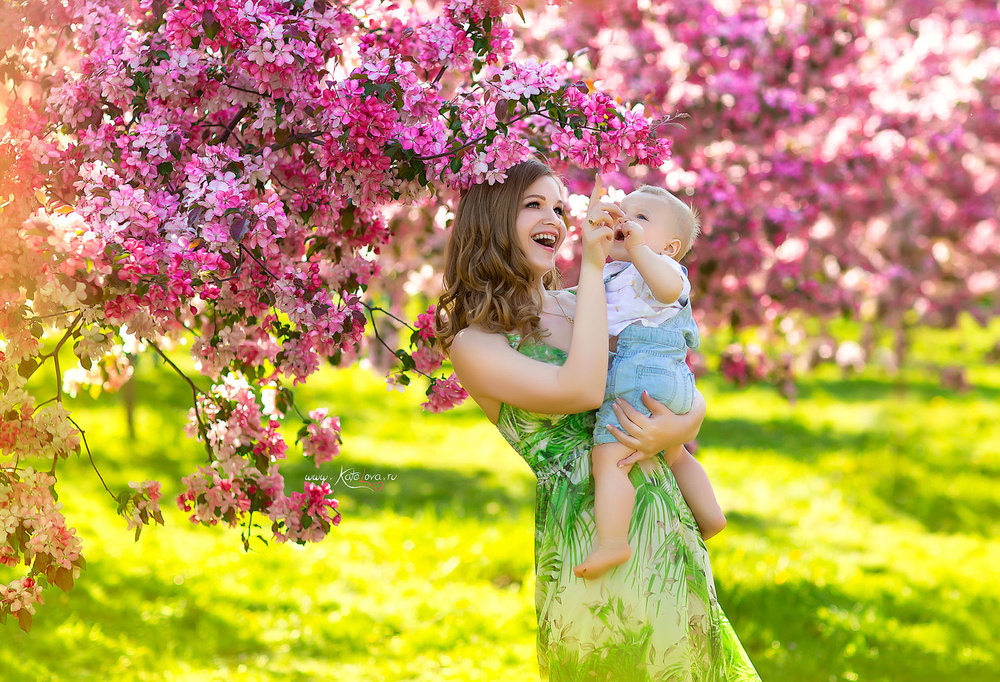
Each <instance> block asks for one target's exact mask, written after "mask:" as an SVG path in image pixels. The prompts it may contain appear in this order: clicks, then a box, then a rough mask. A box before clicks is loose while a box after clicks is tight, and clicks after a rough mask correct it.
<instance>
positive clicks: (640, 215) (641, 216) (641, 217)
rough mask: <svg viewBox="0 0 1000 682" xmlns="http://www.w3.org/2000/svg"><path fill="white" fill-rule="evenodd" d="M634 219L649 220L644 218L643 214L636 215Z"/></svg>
mask: <svg viewBox="0 0 1000 682" xmlns="http://www.w3.org/2000/svg"><path fill="white" fill-rule="evenodd" d="M636 218H638V219H639V220H649V218H647V217H646V214H645V213H640V214H638V215H637V216H636Z"/></svg>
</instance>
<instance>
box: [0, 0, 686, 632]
mask: <svg viewBox="0 0 1000 682" xmlns="http://www.w3.org/2000/svg"><path fill="white" fill-rule="evenodd" d="M508 10H512V7H511V5H510V3H507V2H502V1H500V0H491V1H487V2H473V1H472V0H449V1H448V2H442V3H415V4H413V5H406V6H400V5H396V4H388V3H381V2H374V1H369V0H360V1H355V2H351V1H347V2H340V3H333V2H326V1H325V0H290V1H289V0H282V1H278V0H249V1H248V2H245V3H231V2H227V1H225V0H195V1H189V0H185V1H177V2H167V1H164V0H141V1H138V2H126V1H117V2H116V1H112V0H63V1H62V2H60V1H58V0H32V1H31V2H26V1H24V0H17V1H15V2H5V3H3V4H0V47H2V48H4V49H0V79H2V82H3V84H4V88H5V89H4V93H5V95H4V99H3V101H2V106H3V110H2V112H0V113H2V115H3V116H4V117H5V118H6V123H5V125H4V128H3V131H2V134H0V135H2V136H0V183H2V191H3V197H2V198H0V205H2V207H0V383H2V389H3V394H2V397H0V466H2V469H0V562H2V563H3V564H5V565H6V566H8V567H11V568H14V569H17V567H18V566H23V569H22V570H20V571H16V570H15V573H17V577H16V579H14V580H13V581H11V582H10V583H9V584H7V585H4V586H0V615H2V616H3V617H6V615H11V614H13V615H16V616H17V618H18V619H19V622H20V625H21V627H22V628H24V629H27V628H29V627H30V625H31V616H32V614H33V613H34V612H35V604H37V603H42V599H43V588H44V587H45V586H47V585H53V584H54V585H56V586H58V587H60V588H62V589H64V590H68V589H70V588H71V587H72V584H73V580H74V579H75V578H77V577H78V575H79V573H80V569H81V568H82V567H83V566H84V563H83V558H82V556H81V543H80V540H79V538H78V537H77V535H76V533H75V532H74V530H73V529H72V528H69V527H67V522H66V520H65V518H64V517H63V515H62V514H61V512H60V506H59V504H58V503H56V502H55V486H56V480H57V477H58V464H59V461H60V460H61V459H63V458H66V457H69V456H70V455H73V454H74V453H77V454H81V455H82V456H88V457H90V458H91V460H93V457H92V455H91V451H90V445H89V444H88V443H87V441H86V435H85V425H79V424H77V423H76V421H74V419H73V417H72V416H71V415H70V414H69V413H68V412H67V410H66V408H65V406H64V400H63V399H64V395H65V394H67V393H69V392H73V391H76V390H77V389H79V388H80V387H83V386H90V387H99V388H102V389H105V390H115V389H117V388H118V387H119V386H120V385H121V384H122V383H123V382H124V381H127V380H128V378H129V376H130V375H131V372H132V360H133V358H135V357H136V355H138V354H140V353H155V354H157V355H158V356H159V357H160V358H161V359H162V360H163V361H164V362H165V363H166V364H167V365H169V366H170V367H171V368H172V369H173V370H175V371H176V372H177V381H180V382H184V383H185V384H186V386H187V387H189V388H190V391H191V398H192V407H191V410H190V415H189V425H188V428H187V431H188V433H189V434H190V435H191V436H192V437H194V438H196V439H198V440H199V441H200V442H202V443H203V444H204V447H205V452H206V458H205V463H204V465H203V466H201V467H199V468H198V469H197V470H196V471H194V472H192V473H191V474H190V475H189V476H186V477H184V479H183V484H184V489H183V492H182V493H181V495H180V496H179V498H178V499H177V504H178V505H179V506H180V507H181V508H182V509H184V510H185V511H186V512H188V513H189V514H190V519H191V521H193V522H195V523H201V524H206V525H215V524H218V523H226V524H228V525H229V526H240V527H241V528H242V539H243V544H244V546H245V547H248V546H249V543H250V540H251V538H252V537H260V538H261V539H263V537H262V536H260V535H255V532H256V531H255V530H254V529H255V528H259V527H260V525H259V523H255V520H256V521H258V522H259V521H261V520H264V519H266V523H267V524H269V528H270V535H271V536H273V538H274V539H276V540H277V541H279V542H286V541H292V542H297V543H306V542H314V541H318V540H321V539H322V538H323V537H325V536H326V534H327V533H329V532H330V530H331V527H332V526H335V525H337V524H338V523H339V522H340V518H341V517H340V513H339V511H338V509H337V507H338V504H337V501H336V500H335V499H333V497H332V491H331V489H330V487H329V485H328V484H323V485H320V486H317V485H314V484H312V483H310V482H306V483H305V486H304V490H303V491H301V492H291V493H287V492H286V490H285V482H284V479H283V476H282V473H281V472H282V469H281V467H282V463H283V462H284V461H286V456H287V455H288V444H287V443H286V442H285V441H284V439H283V438H282V436H281V434H280V432H279V430H278V428H279V426H280V425H281V424H282V422H283V420H284V419H285V418H286V415H290V414H292V415H296V416H297V418H298V419H299V420H301V423H302V427H301V429H300V430H299V431H298V438H297V443H298V444H300V445H301V449H302V452H303V453H304V455H305V456H307V457H309V458H310V459H312V460H314V461H315V463H316V465H317V466H319V465H321V464H322V463H324V462H328V461H330V460H331V458H333V457H334V456H336V455H337V453H338V451H339V448H340V444H341V439H340V424H339V420H338V419H337V418H336V417H335V416H332V415H331V414H330V413H329V412H328V410H327V409H326V408H316V409H312V410H307V411H306V413H305V414H303V413H302V412H301V411H300V410H299V408H298V407H297V406H296V403H295V399H294V393H293V391H292V388H293V387H294V386H295V385H296V384H298V383H300V382H303V381H305V380H306V379H307V378H308V377H309V376H310V375H311V374H312V373H314V372H315V371H316V370H317V369H318V368H319V367H320V365H321V364H322V363H325V362H328V363H331V364H334V365H341V364H344V363H350V362H353V361H354V360H355V359H356V358H357V357H358V354H359V352H361V351H362V344H363V343H366V340H365V338H364V332H365V329H366V327H367V326H368V324H369V323H370V324H371V325H372V326H373V327H374V328H375V330H377V329H378V327H377V323H376V317H380V318H382V321H383V322H385V321H386V319H387V318H386V317H385V316H386V315H391V314H392V313H391V312H388V311H384V310H382V309H381V308H380V307H379V306H377V305H375V304H374V303H373V302H372V301H373V299H372V298H371V297H370V296H369V295H368V293H366V291H367V289H368V287H369V285H370V283H372V281H373V279H377V278H378V277H379V275H380V268H381V259H380V253H381V252H382V251H383V250H384V249H386V248H387V246H389V245H390V239H391V237H392V229H391V223H390V212H389V210H388V209H390V208H392V207H395V206H400V205H407V206H411V207H414V206H421V205H428V204H429V203H431V202H432V201H434V200H436V199H437V198H438V197H444V198H446V199H448V200H450V199H451V198H453V197H454V194H455V192H456V191H458V190H461V189H462V188H466V187H469V186H471V185H472V184H473V183H477V182H489V183H495V182H498V181H502V180H503V179H504V176H505V171H506V170H507V169H508V168H509V167H510V166H511V165H513V164H515V163H517V162H519V161H521V160H523V159H525V158H527V157H529V156H531V155H533V154H535V153H538V152H540V151H541V152H545V153H546V154H548V155H549V156H550V157H551V158H552V159H554V160H555V161H556V162H561V163H563V164H574V165H576V166H578V167H581V168H593V167H601V168H602V169H604V170H614V169H616V168H618V167H619V166H620V165H621V164H623V163H627V162H632V161H635V162H638V163H642V164H647V165H649V166H653V167H656V166H659V165H660V164H661V163H663V162H664V161H665V160H666V159H667V158H668V157H669V144H668V142H667V141H666V140H665V139H663V138H661V137H659V136H658V134H657V129H658V127H659V126H660V125H661V124H662V123H663V122H664V121H663V120H662V119H660V120H651V119H649V118H647V117H646V116H644V115H642V114H640V113H638V112H637V111H634V110H632V109H631V108H628V107H625V106H623V105H621V104H619V102H618V101H617V100H616V99H615V98H613V97H612V96H610V95H608V94H606V93H604V92H601V91H599V90H594V89H593V88H592V87H590V86H588V85H587V84H586V83H585V82H583V74H582V73H581V72H579V70H578V69H577V68H576V67H574V66H573V65H572V64H567V63H544V62H542V63H540V62H538V61H534V60H531V61H522V60H520V59H516V58H512V55H514V54H515V43H514V38H513V31H512V29H511V28H510V27H509V26H508V24H507V23H505V21H504V19H503V17H504V15H505V14H507V12H508ZM511 16H513V15H511ZM8 45H12V46H13V47H12V49H6V46H8ZM4 53H5V54H4ZM431 319H432V315H431V314H430V313H425V314H424V315H421V316H420V317H419V318H418V320H417V321H416V323H415V325H414V326H411V327H410V330H411V332H410V338H409V344H408V346H407V347H405V348H403V349H399V350H395V349H393V351H394V353H395V355H396V357H397V358H398V366H397V368H396V371H395V372H394V373H393V378H392V381H393V382H395V383H397V384H402V385H405V384H407V383H409V381H410V377H411V375H413V374H422V375H425V376H427V377H429V379H430V382H429V383H430V387H429V389H428V398H427V402H426V403H425V405H424V407H425V408H426V409H428V410H431V411H441V410H445V409H448V408H449V407H451V406H452V405H454V404H455V403H456V402H458V401H460V400H461V399H463V398H464V396H465V394H464V392H463V391H462V390H461V388H460V387H459V386H458V385H457V382H456V380H455V379H454V377H444V376H442V375H441V374H440V367H441V363H442V360H443V358H442V357H441V356H440V354H439V353H438V351H437V350H435V348H434V346H433V334H432V333H431V331H430V330H431V327H430V326H429V325H430V320H431ZM393 324H396V323H395V322H393ZM185 338H186V339H189V340H190V341H192V343H191V355H192V357H193V359H194V361H195V367H196V368H197V370H198V372H199V373H200V376H196V377H191V376H187V375H186V374H184V373H183V372H182V371H181V370H180V368H179V367H178V366H177V364H176V363H175V362H174V361H173V359H172V358H171V354H172V352H173V351H174V350H175V349H177V348H178V347H179V345H180V344H179V342H180V341H181V340H182V339H185ZM404 345H405V344H404ZM70 346H72V351H73V354H74V355H75V356H76V362H75V364H74V365H73V366H65V356H64V355H60V350H62V349H63V348H64V347H66V348H69V347H70ZM61 363H62V364H61ZM42 368H46V372H51V374H54V376H55V384H54V385H44V382H42V381H41V379H40V377H41V376H43V374H45V373H39V370H40V369H42ZM46 375H47V374H46ZM33 379H34V380H33ZM81 427H83V428H81ZM95 465H96V463H95ZM108 492H109V493H110V494H111V495H112V496H113V497H114V498H115V500H116V502H117V504H118V508H119V512H120V513H122V514H123V515H124V516H125V517H126V519H127V521H128V525H129V527H130V528H135V530H136V538H137V539H138V537H139V533H140V531H141V529H142V527H143V525H145V524H149V523H151V522H152V521H156V522H162V520H161V516H160V511H159V503H160V501H161V492H160V487H159V485H158V484H157V483H155V482H152V481H145V482H141V483H140V482H136V483H133V484H131V486H130V488H129V489H128V490H126V491H122V492H115V491H111V490H109V491H108Z"/></svg>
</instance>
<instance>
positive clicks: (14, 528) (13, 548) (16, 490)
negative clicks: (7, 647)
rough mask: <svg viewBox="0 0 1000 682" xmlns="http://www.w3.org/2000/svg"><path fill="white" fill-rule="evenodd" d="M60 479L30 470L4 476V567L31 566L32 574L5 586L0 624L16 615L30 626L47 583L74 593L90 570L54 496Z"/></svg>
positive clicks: (0, 481)
mask: <svg viewBox="0 0 1000 682" xmlns="http://www.w3.org/2000/svg"><path fill="white" fill-rule="evenodd" d="M55 482H56V481H55V478H54V477H53V476H50V475H48V474H46V473H44V472H38V471H35V470H34V469H33V468H31V467H27V468H25V469H23V470H21V471H20V472H18V471H0V564H3V565H5V566H8V567H11V568H14V567H16V566H17V565H18V564H19V563H23V564H24V565H25V566H30V569H29V571H28V573H27V575H25V576H23V577H21V578H18V579H15V580H13V581H11V582H10V583H8V584H6V585H2V584H0V621H4V620H6V618H7V616H8V615H15V616H16V617H17V618H18V622H19V624H20V625H21V627H22V628H23V629H25V630H27V629H28V628H29V627H30V626H31V617H32V615H33V614H34V613H35V604H36V603H38V604H42V603H44V602H43V600H42V589H43V586H44V583H48V584H50V585H56V586H57V587H59V588H60V589H62V590H64V591H67V592H68V591H69V590H70V589H71V588H72V586H73V581H74V580H75V579H76V578H77V577H79V575H80V570H81V569H82V568H83V567H84V566H85V562H84V560H83V557H82V556H80V549H81V543H80V539H79V538H78V537H77V535H76V531H75V529H73V528H67V527H66V519H65V518H64V517H63V515H62V512H61V511H60V509H61V508H62V505H61V504H59V503H57V502H56V501H55V499H54V498H53V496H52V486H53V485H54V484H55Z"/></svg>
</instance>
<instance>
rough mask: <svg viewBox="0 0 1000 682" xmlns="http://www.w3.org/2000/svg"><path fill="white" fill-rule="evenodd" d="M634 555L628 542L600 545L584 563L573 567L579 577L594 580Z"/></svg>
mask: <svg viewBox="0 0 1000 682" xmlns="http://www.w3.org/2000/svg"><path fill="white" fill-rule="evenodd" d="M631 556H632V548H631V547H629V545H628V543H627V542H625V543H618V544H613V545H598V546H597V548H596V549H594V551H593V552H591V553H590V556H588V557H587V558H586V559H584V560H583V563H582V564H580V565H579V566H576V567H574V568H573V573H574V574H576V577H577V578H586V579H587V580H594V579H596V578H600V577H601V576H602V575H604V574H605V573H607V572H608V571H610V570H611V569H612V568H614V567H615V566H619V565H621V564H624V563H625V562H626V561H628V560H629V557H631Z"/></svg>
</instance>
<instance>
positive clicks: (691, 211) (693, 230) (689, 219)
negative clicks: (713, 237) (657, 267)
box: [636, 185, 701, 259]
mask: <svg viewBox="0 0 1000 682" xmlns="http://www.w3.org/2000/svg"><path fill="white" fill-rule="evenodd" d="M636 192H641V193H642V194H652V195H654V196H658V197H665V198H666V199H667V200H668V201H670V202H671V203H672V204H674V206H675V208H678V209H680V215H681V221H680V222H681V225H682V226H683V227H684V231H685V232H686V233H687V239H685V240H684V243H683V244H681V252H680V253H679V254H678V256H677V258H678V259H680V258H683V257H684V256H685V255H687V252H688V251H690V250H691V247H692V246H694V243H695V240H697V239H698V237H699V235H701V214H700V213H699V212H698V209H696V208H695V207H694V206H692V205H691V204H685V203H684V202H683V201H681V200H680V199H678V198H677V197H675V196H674V195H673V194H671V193H670V192H668V191H667V190H665V189H663V188H662V187H657V186H656V185H643V186H642V187H640V188H639V189H637V190H636Z"/></svg>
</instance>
